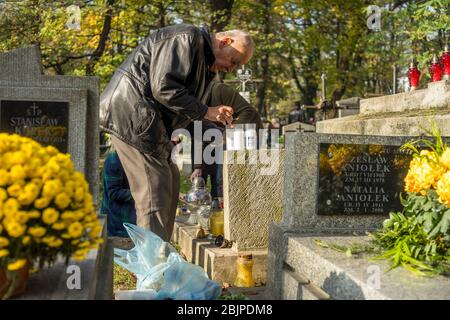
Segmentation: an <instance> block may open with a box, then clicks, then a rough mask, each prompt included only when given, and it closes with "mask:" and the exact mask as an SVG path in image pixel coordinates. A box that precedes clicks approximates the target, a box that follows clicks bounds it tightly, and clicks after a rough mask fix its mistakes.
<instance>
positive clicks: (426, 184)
mask: <svg viewBox="0 0 450 320" xmlns="http://www.w3.org/2000/svg"><path fill="white" fill-rule="evenodd" d="M421 155H422V157H417V158H414V159H413V160H412V161H411V163H410V166H409V170H408V173H407V175H406V177H405V191H407V192H413V193H420V194H422V195H425V194H426V191H427V190H428V189H430V188H432V187H435V186H436V183H437V182H438V181H439V179H440V177H441V176H442V174H443V172H444V168H443V167H441V166H439V165H438V163H437V162H435V161H434V159H435V157H434V156H432V154H431V153H430V152H423V151H422V152H421Z"/></svg>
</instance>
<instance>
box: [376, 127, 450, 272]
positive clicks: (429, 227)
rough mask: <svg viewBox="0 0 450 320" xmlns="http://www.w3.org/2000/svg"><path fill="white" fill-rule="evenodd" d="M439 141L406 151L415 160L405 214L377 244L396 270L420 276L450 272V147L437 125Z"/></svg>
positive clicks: (378, 236) (383, 232)
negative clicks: (383, 250)
mask: <svg viewBox="0 0 450 320" xmlns="http://www.w3.org/2000/svg"><path fill="white" fill-rule="evenodd" d="M429 134H430V135H432V136H434V138H435V141H430V140H429V139H420V140H417V141H413V142H410V143H406V144H405V145H404V146H403V147H402V148H403V149H404V150H408V151H411V152H412V154H413V159H412V160H411V162H410V164H409V170H408V173H407V175H406V177H405V180H404V182H405V191H406V192H407V196H406V198H405V199H402V204H403V207H404V209H403V211H402V212H397V213H394V212H391V213H390V218H389V219H388V220H386V221H385V222H384V224H383V228H382V229H381V230H379V231H377V232H376V233H375V234H374V237H375V240H376V242H377V243H378V244H380V245H381V246H382V247H383V248H385V249H386V250H387V251H386V252H385V253H384V254H383V255H382V256H381V258H386V259H389V260H391V262H392V268H395V267H397V266H403V267H405V268H407V269H409V270H411V271H413V272H414V273H416V274H419V275H426V274H444V273H446V272H448V270H450V146H448V145H447V144H446V143H445V142H444V141H443V139H442V138H441V136H440V132H439V130H438V129H437V127H436V126H435V125H433V127H432V131H431V132H429Z"/></svg>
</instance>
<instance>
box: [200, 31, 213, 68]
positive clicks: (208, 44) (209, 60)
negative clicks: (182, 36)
mask: <svg viewBox="0 0 450 320" xmlns="http://www.w3.org/2000/svg"><path fill="white" fill-rule="evenodd" d="M200 30H201V33H202V35H203V39H205V60H206V64H207V65H208V69H209V68H210V67H211V66H212V65H213V64H214V61H216V58H215V57H214V51H213V49H212V47H213V46H212V41H211V35H210V34H209V31H208V29H207V28H206V27H202V28H200Z"/></svg>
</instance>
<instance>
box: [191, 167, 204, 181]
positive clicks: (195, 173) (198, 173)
mask: <svg viewBox="0 0 450 320" xmlns="http://www.w3.org/2000/svg"><path fill="white" fill-rule="evenodd" d="M201 176H202V169H195V170H194V171H193V172H192V174H191V183H194V179H195V178H197V177H201Z"/></svg>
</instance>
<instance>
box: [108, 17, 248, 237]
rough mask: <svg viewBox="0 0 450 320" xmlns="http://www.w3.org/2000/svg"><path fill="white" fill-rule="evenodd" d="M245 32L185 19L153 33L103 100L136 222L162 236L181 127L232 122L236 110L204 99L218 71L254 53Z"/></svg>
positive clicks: (169, 215)
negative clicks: (217, 28)
mask: <svg viewBox="0 0 450 320" xmlns="http://www.w3.org/2000/svg"><path fill="white" fill-rule="evenodd" d="M253 51H254V44H253V42H252V39H251V37H250V36H249V35H248V34H247V33H245V32H243V31H239V30H234V31H228V32H221V33H216V34H211V35H210V34H209V33H208V31H207V30H206V29H204V28H197V27H194V26H191V25H186V24H180V25H175V26H169V27H165V28H161V29H158V30H156V31H153V32H152V33H151V34H150V35H149V36H148V37H147V38H146V39H145V40H144V41H143V42H142V43H141V44H140V45H139V46H138V47H137V48H136V49H135V50H134V51H133V52H132V53H131V54H130V56H129V57H128V58H127V59H126V60H125V62H124V63H123V64H122V65H121V66H120V67H119V68H118V69H117V71H116V72H115V74H114V75H113V77H112V79H111V81H110V82H109V84H108V86H107V87H106V89H105V91H104V92H103V93H102V95H101V98H100V126H101V128H102V129H103V130H104V131H106V132H109V133H110V134H111V141H112V144H113V145H114V147H115V149H116V151H117V153H118V155H119V158H120V161H121V162H122V165H123V168H124V170H125V174H126V176H127V178H128V182H129V184H130V189H131V194H132V196H133V198H134V200H135V203H136V215H137V224H138V225H139V226H141V227H144V228H147V229H149V230H151V231H153V232H154V233H156V234H157V235H158V236H160V237H161V238H162V239H163V240H165V241H169V240H170V237H171V235H172V231H173V225H174V220H175V212H176V206H177V201H178V192H179V172H178V168H177V166H176V165H175V164H174V163H172V162H171V160H170V156H171V149H172V148H173V143H172V142H171V141H170V136H171V134H172V132H173V131H174V130H175V129H178V128H186V127H187V126H188V125H189V123H190V122H192V121H194V120H202V119H207V120H210V121H214V122H221V123H223V124H224V125H229V124H231V122H232V116H233V109H232V108H231V107H229V106H224V105H221V106H215V107H211V106H207V105H205V104H204V103H202V102H201V101H200V98H201V97H202V96H203V94H204V91H205V88H207V86H208V84H209V82H210V81H211V80H212V79H213V78H214V77H215V76H216V74H217V72H219V71H225V72H230V71H233V70H234V69H235V68H237V67H238V66H240V65H242V64H245V63H247V62H248V61H249V60H250V58H251V56H252V55H253Z"/></svg>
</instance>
